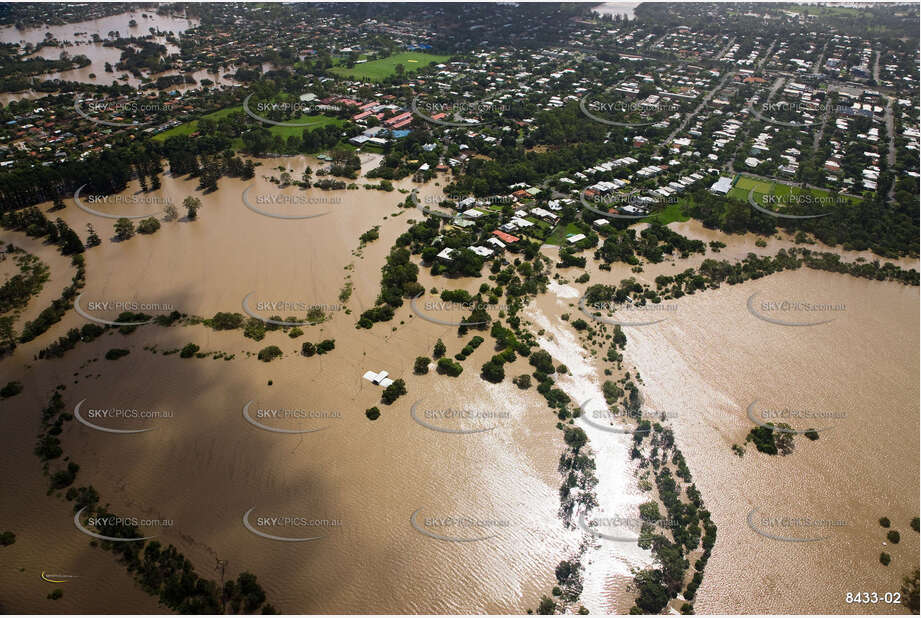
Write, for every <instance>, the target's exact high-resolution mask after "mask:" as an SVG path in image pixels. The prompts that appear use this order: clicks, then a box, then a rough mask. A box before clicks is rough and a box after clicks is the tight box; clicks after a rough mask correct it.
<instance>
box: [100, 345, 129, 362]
mask: <svg viewBox="0 0 921 618" xmlns="http://www.w3.org/2000/svg"><path fill="white" fill-rule="evenodd" d="M130 353H131V351H130V350H125V349H122V348H112V349H111V350H109V351H108V352H106V360H111V361H114V360H118V359H120V358H121V357H122V356H128V354H130Z"/></svg>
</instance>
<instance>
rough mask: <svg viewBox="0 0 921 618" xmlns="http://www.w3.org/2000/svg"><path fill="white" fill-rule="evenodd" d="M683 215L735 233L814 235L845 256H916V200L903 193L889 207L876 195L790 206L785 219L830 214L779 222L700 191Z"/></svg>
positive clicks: (734, 201)
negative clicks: (861, 253)
mask: <svg viewBox="0 0 921 618" xmlns="http://www.w3.org/2000/svg"><path fill="white" fill-rule="evenodd" d="M686 212H687V214H689V215H690V216H692V217H694V218H695V219H699V220H700V221H701V222H703V224H704V226H706V227H708V228H711V229H719V230H722V231H724V232H727V233H730V234H735V233H745V232H754V233H756V234H760V235H763V236H770V235H772V234H775V233H776V231H777V228H778V227H779V228H782V229H783V230H785V231H787V232H790V233H793V232H797V231H802V232H805V233H809V234H812V235H813V236H815V237H816V238H817V239H819V240H821V241H822V242H824V243H825V244H827V245H831V246H836V245H841V246H842V247H843V248H844V249H846V250H849V251H864V250H871V251H873V253H876V254H877V255H881V256H883V257H899V256H904V255H908V256H913V257H917V255H918V248H919V245H918V226H919V218H918V200H917V197H916V196H915V195H912V194H911V193H910V192H908V191H905V190H899V191H896V193H895V199H894V202H893V203H886V198H885V195H878V194H877V195H875V196H873V197H872V198H868V199H864V200H862V201H860V202H857V203H853V202H851V201H849V200H842V201H841V202H838V201H837V200H835V201H834V203H832V204H822V205H820V206H819V205H816V206H811V205H808V206H807V205H805V204H802V205H791V206H790V207H789V208H788V209H787V210H785V211H784V213H785V214H795V215H810V214H821V213H826V212H830V213H831V214H829V215H828V216H823V217H818V218H815V219H797V220H793V219H780V218H776V217H771V216H769V215H766V214H763V213H760V212H758V211H757V210H755V209H754V208H752V207H751V205H750V204H748V203H745V202H740V201H738V200H735V199H732V198H726V197H720V196H716V195H712V194H711V193H710V192H709V191H707V190H706V189H700V190H698V191H696V192H694V193H693V194H691V195H690V204H689V205H688V206H687V207H686Z"/></svg>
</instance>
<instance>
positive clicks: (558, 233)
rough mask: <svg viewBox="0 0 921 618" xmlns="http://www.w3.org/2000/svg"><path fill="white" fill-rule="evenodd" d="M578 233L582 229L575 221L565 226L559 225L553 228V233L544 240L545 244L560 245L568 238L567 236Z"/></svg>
mask: <svg viewBox="0 0 921 618" xmlns="http://www.w3.org/2000/svg"><path fill="white" fill-rule="evenodd" d="M578 233H580V230H579V227H578V226H577V225H576V224H575V223H569V224H567V225H565V226H563V225H558V226H556V228H555V229H554V230H553V233H552V234H550V235H549V236H547V238H546V239H545V240H544V244H547V245H556V246H560V245H562V244H563V242H564V241H565V240H566V236H568V235H569V234H578Z"/></svg>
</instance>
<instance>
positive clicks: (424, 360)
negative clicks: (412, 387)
mask: <svg viewBox="0 0 921 618" xmlns="http://www.w3.org/2000/svg"><path fill="white" fill-rule="evenodd" d="M430 362H432V359H430V358H429V357H428V356H417V357H416V364H415V365H413V373H415V374H416V375H424V374H426V373H428V372H429V363H430Z"/></svg>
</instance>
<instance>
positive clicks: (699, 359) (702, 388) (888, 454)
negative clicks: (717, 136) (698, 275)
mask: <svg viewBox="0 0 921 618" xmlns="http://www.w3.org/2000/svg"><path fill="white" fill-rule="evenodd" d="M753 294H757V295H758V296H757V297H756V302H755V303H754V309H755V312H756V313H758V314H759V315H766V316H767V317H769V318H775V319H778V318H779V319H780V321H786V322H818V321H822V320H826V319H830V320H832V321H830V322H827V323H824V324H817V325H815V326H786V325H782V324H777V323H771V322H767V321H764V320H761V319H759V318H758V317H756V316H755V315H753V314H752V313H751V312H750V311H749V310H748V301H749V299H750V298H751V296H752V295H753ZM762 300H764V301H767V302H771V301H778V302H780V301H784V300H787V301H796V302H811V303H814V304H816V305H822V304H827V305H830V306H833V307H836V308H837V309H835V310H829V311H823V312H816V311H791V312H789V313H787V314H781V315H777V314H775V313H772V312H771V311H769V310H765V305H762V304H761V302H762ZM767 307H770V306H769V305H767ZM841 307H843V309H841ZM917 316H918V289H917V288H912V287H905V286H902V285H898V284H893V283H881V282H876V281H868V280H864V279H857V278H853V277H849V276H846V275H840V274H833V273H826V272H819V271H812V270H802V271H795V272H784V273H779V274H775V275H771V276H770V277H767V278H764V279H760V280H758V281H751V282H747V283H745V284H742V285H737V286H724V287H723V288H721V289H719V290H715V291H707V292H704V293H698V294H696V295H695V296H693V297H685V298H682V299H681V300H680V301H679V303H678V309H677V311H675V312H673V313H672V314H671V315H669V317H668V319H666V320H664V321H663V322H660V323H658V324H653V325H648V326H644V327H636V328H631V329H627V347H626V350H625V353H624V355H625V357H626V358H627V359H629V361H630V362H631V363H632V364H634V365H635V366H636V368H637V370H638V371H639V373H640V375H641V376H642V378H643V382H644V393H645V395H646V399H647V400H646V404H647V405H649V407H650V408H652V409H655V410H664V411H667V413H668V415H669V417H670V418H671V419H672V423H673V425H674V426H675V428H676V431H675V433H676V438H677V442H678V445H679V446H680V448H681V450H682V452H683V453H684V455H685V458H686V459H687V461H688V465H689V467H690V469H691V471H692V473H693V474H694V476H695V481H696V483H697V486H698V488H699V489H700V490H701V492H702V494H703V497H704V501H705V503H706V506H707V508H708V509H709V510H710V511H711V513H712V514H713V520H714V522H716V524H717V526H718V527H719V531H718V538H717V543H716V546H715V548H714V550H713V557H712V559H711V560H710V562H709V564H708V565H707V569H706V577H705V578H704V583H703V586H702V587H701V589H700V591H699V596H698V601H697V603H696V604H695V609H696V610H697V611H698V612H708V613H727V612H729V613H771V614H773V613H797V612H802V613H860V612H866V611H868V610H867V608H866V607H861V606H859V605H854V604H848V603H847V602H846V600H845V595H846V593H848V592H855V591H878V592H880V593H885V592H897V591H898V588H899V584H900V582H901V578H902V576H904V575H907V574H909V573H910V572H911V571H912V570H914V569H915V568H917V566H918V534H917V533H916V532H914V531H912V530H911V528H910V527H909V522H910V520H911V518H912V517H916V516H918V508H919V505H918V477H919V470H918V450H919V444H918V432H919V425H918V398H919V390H918V371H919V363H918V319H917ZM717 341H718V342H719V344H718V345H714V342H717ZM753 402H757V404H756V405H755V407H754V408H753V409H754V410H755V412H754V417H755V419H756V420H757V421H760V422H775V423H776V422H788V423H789V424H790V425H792V426H793V428H794V429H797V430H800V431H802V430H806V429H809V428H817V429H820V433H819V435H820V437H819V439H818V440H817V441H815V442H813V441H810V440H809V439H807V438H806V437H805V436H802V435H797V436H795V437H794V444H795V448H794V451H793V453H791V454H790V455H787V456H769V455H766V454H763V453H759V452H758V451H757V450H756V449H755V448H754V446H752V445H747V446H746V447H745V454H744V456H743V457H742V458H739V457H738V456H737V455H735V454H734V453H733V451H732V450H731V447H732V445H733V444H739V445H743V444H744V440H745V436H746V435H747V433H748V432H749V430H751V429H752V428H753V427H754V426H755V425H754V423H753V422H752V421H751V420H750V418H749V415H748V412H747V411H748V408H749V406H750V405H751V404H752V403H753ZM785 410H790V411H794V412H795V413H797V414H799V413H805V414H810V415H811V416H805V414H802V415H800V416H799V417H792V418H789V417H788V418H777V417H773V416H771V412H772V411H773V412H778V411H779V412H783V411H785ZM754 510H757V513H755V514H754V515H753V520H752V523H753V526H749V521H748V517H749V514H751V513H752V512H753V511H754ZM777 517H789V518H802V519H809V520H813V521H816V520H824V521H834V522H844V523H840V524H834V525H832V524H822V525H813V526H806V525H787V526H784V525H781V526H777V525H774V524H768V525H766V524H765V521H764V518H767V519H768V520H770V519H771V518H777ZM880 517H889V518H890V520H892V522H893V528H894V529H897V530H898V531H899V532H900V533H901V538H902V540H901V542H900V543H899V544H898V545H892V544H889V545H888V546H886V543H885V542H886V539H885V532H886V530H885V529H884V528H882V527H880V525H879V523H878V520H879V518H880ZM755 529H757V530H759V531H761V532H765V533H767V534H769V535H772V536H774V537H781V540H777V539H773V538H767V537H766V536H764V535H761V534H759V533H758V532H757V531H756V530H755ZM783 539H786V540H783ZM790 539H798V540H790ZM804 539H821V540H811V541H806V540H804ZM881 551H886V552H888V553H889V554H891V555H892V563H891V564H890V565H889V566H888V567H885V566H883V565H881V564H880V563H879V554H880V552H881ZM829 557H833V558H834V559H832V560H830V559H829ZM871 610H872V611H873V612H879V613H902V612H904V607H903V606H901V605H898V604H896V605H895V606H884V605H883V604H879V605H875V606H873V607H872V608H871Z"/></svg>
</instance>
